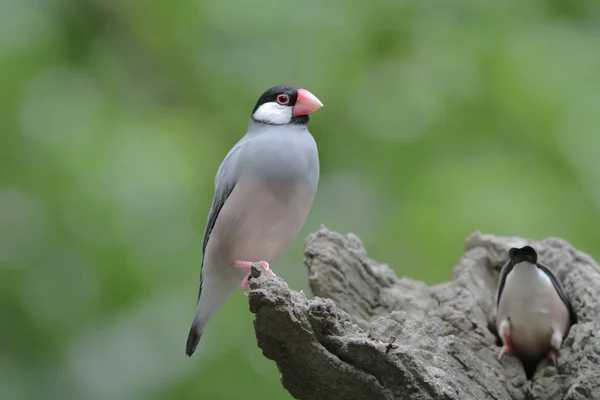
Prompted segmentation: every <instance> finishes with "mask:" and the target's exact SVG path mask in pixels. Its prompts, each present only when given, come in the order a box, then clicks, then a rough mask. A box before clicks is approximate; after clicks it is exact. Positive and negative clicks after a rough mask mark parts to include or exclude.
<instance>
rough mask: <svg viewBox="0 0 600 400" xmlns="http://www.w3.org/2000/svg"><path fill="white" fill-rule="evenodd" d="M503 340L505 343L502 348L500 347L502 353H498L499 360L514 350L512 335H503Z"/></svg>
mask: <svg viewBox="0 0 600 400" xmlns="http://www.w3.org/2000/svg"><path fill="white" fill-rule="evenodd" d="M502 342H503V343H504V344H503V346H502V348H501V349H500V353H498V360H502V357H503V356H504V355H505V354H511V353H512V352H513V349H512V346H511V344H510V337H509V336H503V337H502Z"/></svg>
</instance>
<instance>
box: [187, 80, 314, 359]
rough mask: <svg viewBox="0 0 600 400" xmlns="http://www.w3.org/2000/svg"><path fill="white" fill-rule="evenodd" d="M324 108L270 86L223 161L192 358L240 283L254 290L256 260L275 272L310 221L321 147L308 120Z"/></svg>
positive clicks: (301, 94)
mask: <svg viewBox="0 0 600 400" xmlns="http://www.w3.org/2000/svg"><path fill="white" fill-rule="evenodd" d="M322 106H323V104H322V103H321V102H320V101H319V99H317V97H315V96H314V95H313V94H312V93H310V92H309V91H308V90H306V89H301V88H298V87H295V86H290V85H278V86H274V87H272V88H270V89H269V90H267V91H266V92H264V93H263V94H262V95H261V96H260V98H259V99H258V101H257V102H256V105H255V106H254V109H253V110H252V116H251V118H250V122H249V123H248V131H247V133H246V135H245V136H244V137H243V138H242V139H241V140H240V141H239V142H238V143H237V144H236V145H235V146H234V147H233V148H232V149H231V150H230V151H229V153H228V154H227V156H226V157H225V159H224V160H223V162H222V163H221V165H220V167H219V170H218V171H217V176H216V179H215V193H214V197H213V201H212V205H211V208H210V211H209V213H208V222H207V224H206V229H205V232H204V242H203V245H202V253H203V259H202V270H201V273H200V292H199V294H198V302H197V306H196V313H195V315H194V320H193V322H192V327H191V328H190V332H189V335H188V339H187V344H186V349H185V352H186V354H187V355H188V356H191V355H192V354H193V353H194V351H195V350H196V346H197V345H198V342H199V341H200V337H201V336H202V331H203V329H204V327H205V325H206V324H207V323H208V321H209V320H210V319H211V317H212V316H213V314H214V313H215V312H216V311H217V310H218V309H219V308H220V307H221V306H222V305H223V303H225V301H226V300H227V299H228V298H229V296H230V295H231V294H232V293H233V292H234V291H235V289H236V288H238V287H240V286H241V288H242V290H245V289H246V288H247V286H248V276H249V272H250V269H251V264H252V263H254V262H257V263H260V264H261V265H262V266H263V268H264V269H265V270H266V271H267V272H268V273H271V274H272V273H273V272H272V271H271V270H270V268H269V264H270V263H272V262H274V261H275V260H276V259H277V258H278V257H279V256H280V255H281V254H282V253H283V252H284V251H285V250H286V248H287V247H288V246H289V245H290V244H291V242H292V241H293V239H294V238H295V237H296V236H297V235H298V233H299V232H300V229H301V228H302V226H303V225H304V222H305V221H306V217H307V216H308V213H309V211H310V208H311V205H312V202H313V199H314V196H315V193H316V190H317V185H318V182H319V156H318V152H317V145H316V143H315V140H314V139H313V137H312V135H311V134H310V132H309V131H308V129H307V125H308V122H309V120H310V114H312V113H313V112H315V111H316V110H318V109H319V108H321V107H322Z"/></svg>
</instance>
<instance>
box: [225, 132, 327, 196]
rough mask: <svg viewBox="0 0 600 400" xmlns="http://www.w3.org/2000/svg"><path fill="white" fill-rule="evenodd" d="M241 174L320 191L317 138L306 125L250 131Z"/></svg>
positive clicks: (268, 181)
mask: <svg viewBox="0 0 600 400" xmlns="http://www.w3.org/2000/svg"><path fill="white" fill-rule="evenodd" d="M246 139H247V140H248V142H247V143H246V144H245V149H244V152H243V155H242V156H241V157H240V159H239V163H238V166H237V167H238V176H248V177H251V178H252V179H257V180H260V181H264V182H267V183H284V184H287V185H291V186H296V185H301V186H306V187H309V188H311V189H312V190H313V191H316V187H317V183H318V180H319V157H318V151H317V145H316V143H315V140H314V138H313V137H312V135H311V134H310V132H309V131H308V130H307V129H306V127H302V126H294V125H285V126H265V127H264V128H263V129H261V130H260V131H257V132H252V131H250V132H249V133H248V134H247V138H246Z"/></svg>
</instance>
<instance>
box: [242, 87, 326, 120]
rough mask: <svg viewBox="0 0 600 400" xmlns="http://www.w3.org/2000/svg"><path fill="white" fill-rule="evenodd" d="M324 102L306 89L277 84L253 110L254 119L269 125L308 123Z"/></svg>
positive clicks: (263, 95) (260, 99) (263, 96)
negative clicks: (311, 115)
mask: <svg viewBox="0 0 600 400" xmlns="http://www.w3.org/2000/svg"><path fill="white" fill-rule="evenodd" d="M321 107H323V103H321V101H320V100H319V99H317V97H316V96H315V95H313V94H312V93H311V92H309V91H308V90H306V89H302V88H299V87H297V86H292V85H277V86H273V87H272V88H270V89H268V90H267V91H266V92H264V93H263V94H262V95H261V96H260V97H259V98H258V101H257V102H256V105H255V106H254V109H253V110H252V119H253V120H255V121H257V122H262V123H265V124H269V125H286V124H300V125H306V124H308V121H309V120H310V114H312V113H313V112H315V111H317V110H318V109H319V108H321Z"/></svg>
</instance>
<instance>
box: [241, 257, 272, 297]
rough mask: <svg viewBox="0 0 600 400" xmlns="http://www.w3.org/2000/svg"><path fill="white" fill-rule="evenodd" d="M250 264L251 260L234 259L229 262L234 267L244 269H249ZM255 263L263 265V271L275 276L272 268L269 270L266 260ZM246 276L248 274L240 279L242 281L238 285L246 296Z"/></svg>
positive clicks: (247, 282) (248, 276) (247, 276)
mask: <svg viewBox="0 0 600 400" xmlns="http://www.w3.org/2000/svg"><path fill="white" fill-rule="evenodd" d="M252 264H254V263H253V262H252V261H234V262H233V264H231V265H232V266H233V267H235V268H240V269H244V270H246V271H251V270H252ZM257 264H260V266H261V267H263V268H264V270H265V272H266V273H268V274H269V275H273V276H276V275H275V273H274V272H273V270H271V269H270V268H269V263H268V262H266V261H258V262H257ZM248 278H250V274H248V275H246V276H245V277H244V279H243V280H242V283H241V284H240V287H241V288H242V292H243V293H244V295H245V296H248V293H247V292H246V290H247V289H248V284H249V281H248Z"/></svg>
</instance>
